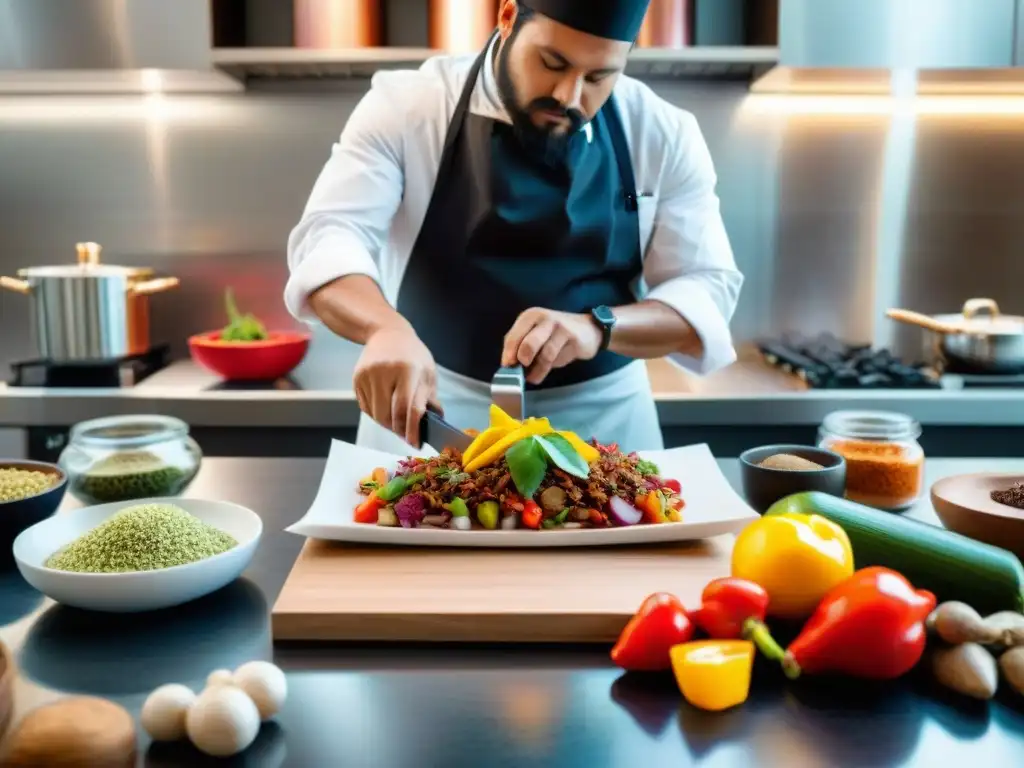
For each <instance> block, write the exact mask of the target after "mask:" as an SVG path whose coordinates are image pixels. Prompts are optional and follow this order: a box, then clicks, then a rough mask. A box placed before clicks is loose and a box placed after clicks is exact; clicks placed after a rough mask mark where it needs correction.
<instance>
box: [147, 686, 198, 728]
mask: <svg viewBox="0 0 1024 768" xmlns="http://www.w3.org/2000/svg"><path fill="white" fill-rule="evenodd" d="M195 700H196V695H195V693H193V692H192V689H191V688H187V687H185V686H184V685H178V684H177V683H172V684H170V685H161V686H160V687H159V688H157V689H156V690H155V691H153V692H152V693H151V694H149V696H148V697H147V699H146V703H145V704H143V705H142V714H141V716H140V717H139V721H140V722H141V723H142V727H143V728H145V729H146V733H148V734H149V735H150V736H151V737H152V739H153V741H177V740H178V739H181V738H183V737H184V736H185V715H186V714H187V713H188V710H189V707H191V706H192V704H193V703H194V702H195Z"/></svg>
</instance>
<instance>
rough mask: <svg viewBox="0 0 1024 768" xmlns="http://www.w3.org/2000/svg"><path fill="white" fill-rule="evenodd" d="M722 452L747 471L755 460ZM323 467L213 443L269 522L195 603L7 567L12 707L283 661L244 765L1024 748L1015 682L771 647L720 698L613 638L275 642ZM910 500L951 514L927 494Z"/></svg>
mask: <svg viewBox="0 0 1024 768" xmlns="http://www.w3.org/2000/svg"><path fill="white" fill-rule="evenodd" d="M720 465H721V467H722V470H723V472H724V473H725V475H726V477H727V478H728V479H729V481H730V482H732V483H733V484H737V483H738V477H739V462H738V461H736V460H734V459H731V460H722V461H720ZM322 471H323V461H322V460H318V459H208V460H206V461H205V462H204V463H203V468H202V471H201V472H200V474H199V476H198V478H197V480H196V482H195V483H194V484H193V486H192V487H191V488H190V489H189V492H188V495H189V496H192V497H206V498H219V499H224V500H227V501H233V502H236V503H238V504H243V505H245V506H248V507H250V508H252V509H254V510H256V511H257V512H258V513H259V514H260V516H261V517H262V518H263V521H264V536H263V540H262V542H261V544H260V547H259V550H258V552H257V554H256V557H255V558H254V560H253V562H252V565H251V566H250V568H249V569H248V570H247V571H246V573H245V575H244V576H243V578H242V579H240V580H238V581H236V582H235V583H234V584H233V585H231V586H229V587H227V588H225V589H224V590H221V591H220V592H218V593H217V594H214V595H211V596H209V597H207V598H204V599H202V600H198V601H196V602H194V603H191V604H189V605H186V606H182V607H179V608H176V609H170V610H167V611H160V612H156V613H151V614H146V615H145V616H143V617H138V616H130V615H129V616H116V615H115V616H110V615H104V614H94V613H89V612H84V611H77V610H74V609H69V608H64V607H61V606H56V605H54V604H53V603H52V602H51V601H49V600H47V599H44V598H42V596H41V595H39V594H38V593H36V592H35V591H34V590H32V589H31V588H29V587H28V586H27V585H26V584H25V583H24V581H22V580H21V577H20V576H19V575H18V574H17V572H16V571H13V572H12V571H10V570H7V571H5V570H3V569H0V640H2V641H3V642H4V643H5V644H6V645H8V646H9V647H10V648H11V650H12V652H13V653H14V656H15V660H16V664H17V665H18V667H19V671H20V674H19V677H18V679H17V681H16V683H15V714H14V716H15V718H16V719H17V718H20V717H21V716H23V715H24V714H25V712H27V711H29V710H31V709H32V708H34V707H36V706H40V705H42V704H45V703H48V702H51V701H54V700H57V699H60V698H62V697H65V696H67V695H69V694H91V695H98V696H103V697H105V698H109V699H112V700H115V701H117V702H119V703H121V704H122V705H124V706H125V707H127V708H128V709H129V711H130V712H132V714H133V715H135V716H137V715H138V713H139V710H140V708H141V706H142V703H143V701H144V700H145V697H146V695H147V694H148V693H149V691H150V690H152V689H153V688H155V687H156V686H158V685H161V684H163V683H166V682H172V681H174V682H181V683H185V684H187V685H190V686H194V687H198V686H201V685H202V682H203V680H204V679H205V677H206V675H207V674H208V673H209V672H211V671H212V670H214V669H218V668H232V667H235V666H237V665H238V664H241V663H243V662H245V661H248V660H251V659H256V658H273V660H274V661H275V662H276V663H277V664H279V665H281V666H282V667H283V668H284V669H285V671H286V673H287V675H288V685H289V696H288V702H287V704H286V706H285V708H284V710H283V712H282V713H281V715H280V716H279V718H278V719H277V722H276V724H274V725H268V726H265V727H264V728H263V731H262V733H261V736H260V738H259V740H258V741H257V744H256V745H255V746H254V747H252V748H251V749H250V751H249V752H248V753H246V755H245V756H244V760H242V761H241V762H238V763H234V762H233V763H231V764H232V765H236V764H244V765H253V766H269V767H271V768H279V767H280V766H299V767H301V768H306V767H307V766H334V765H338V766H387V767H388V768H405V767H406V766H409V767H410V768H412V767H413V766H415V767H416V768H419V767H420V766H432V765H445V766H462V765H474V764H478V762H479V756H480V755H486V756H487V758H486V761H485V762H486V764H487V766H488V768H519V766H524V765H544V766H566V767H567V768H584V767H585V768H634V766H638V765H651V766H655V765H658V766H660V765H695V764H697V763H700V764H702V765H704V764H707V765H710V764H712V763H713V764H714V765H716V766H746V765H758V766H765V767H766V768H769V767H774V766H784V765H793V764H797V765H800V766H801V768H818V767H819V766H821V767H823V768H824V767H825V766H835V765H872V766H919V765H920V766H932V765H945V764H951V765H958V764H963V765H966V764H973V765H985V766H988V767H990V768H1002V766H1007V767H1009V766H1018V767H1019V765H1020V755H1021V754H1024V707H1021V706H1013V705H1008V702H1009V699H1006V698H1002V697H1001V699H1000V700H999V701H996V702H992V703H990V704H987V705H979V706H977V707H976V706H969V705H967V704H965V703H964V701H963V700H962V699H958V698H955V697H952V696H950V695H948V694H942V693H941V692H936V691H934V690H933V689H931V688H930V687H929V686H928V684H927V683H926V682H923V681H921V680H918V679H914V678H911V679H909V680H906V681H902V682H900V683H893V684H887V685H886V687H885V693H884V695H879V690H878V689H877V688H871V687H869V686H858V685H855V684H852V683H847V684H841V685H840V684H838V683H835V682H834V681H829V682H828V683H827V684H825V685H824V687H822V685H821V684H817V685H816V684H815V683H814V682H813V681H810V680H807V681H800V683H799V684H792V685H786V684H785V683H784V682H783V681H781V679H780V678H781V677H782V676H781V675H778V674H777V670H774V672H773V670H771V669H769V668H768V665H767V664H765V665H764V668H763V669H761V668H760V667H759V670H758V672H757V673H756V674H755V684H754V687H753V689H752V694H751V699H750V701H748V702H747V703H746V704H745V705H744V706H742V707H740V708H738V709H736V710H734V711H732V712H728V713H724V714H722V713H720V714H705V713H701V712H699V711H698V710H695V709H693V708H691V707H687V706H684V705H681V703H680V696H679V692H678V690H676V688H675V685H674V683H673V682H672V681H671V678H670V677H668V676H664V677H663V678H661V679H660V681H659V680H655V681H651V680H645V679H641V678H636V677H635V676H630V675H627V676H622V675H621V674H620V672H619V671H618V670H616V669H614V668H613V667H612V666H611V664H610V662H609V661H608V657H607V649H606V648H596V649H595V648H580V647H574V648H552V647H528V648H526V647H510V646H498V647H495V646H490V647H473V646H438V645H402V646H395V645H387V646H381V645H375V646H369V647H367V646H352V645H333V646H312V647H311V646H294V645H286V646H279V647H276V648H275V647H273V646H272V643H271V639H270V629H269V618H268V617H269V611H270V608H271V606H272V605H273V603H274V601H275V600H276V598H277V595H278V593H279V592H280V589H281V586H282V585H283V583H284V580H285V578H286V576H287V574H288V572H289V571H290V569H291V566H292V563H293V562H294V560H295V557H296V555H297V553H298V551H299V549H300V547H301V545H302V539H301V538H299V537H297V536H294V535H292V534H287V533H284V532H283V528H284V527H285V526H286V525H288V524H290V523H291V522H293V521H294V520H296V519H297V518H298V517H299V516H300V515H301V513H302V511H303V510H304V509H305V508H306V507H307V506H308V505H309V504H310V503H311V501H312V499H313V497H314V495H315V493H316V489H317V487H318V484H319V482H320V475H321V473H322ZM978 471H1005V472H1024V459H1017V460H984V459H976V460H960V459H934V460H930V461H929V462H928V464H927V476H928V482H929V483H931V482H934V481H935V480H937V479H939V478H941V477H945V476H948V475H952V474H960V473H964V472H978ZM74 506H75V503H74V502H73V501H71V500H70V499H69V500H68V501H67V502H65V506H64V508H63V509H64V510H68V509H71V508H73V507H74ZM910 514H911V515H913V516H914V517H918V518H920V519H923V520H926V521H934V520H935V518H934V513H933V512H932V509H931V505H930V503H929V502H928V501H924V502H922V503H921V504H920V505H919V506H918V507H917V508H916V509H914V510H912V512H911V513H910ZM609 578H614V574H611V575H610V576H609ZM443 581H444V580H443V578H442V579H441V580H440V581H439V582H438V583H439V587H438V588H439V589H443ZM339 588H354V589H357V588H358V585H339ZM834 691H839V693H838V695H837V693H835V692H834ZM1017 699H1019V697H1017ZM140 746H141V749H142V750H143V751H144V754H143V757H142V759H141V760H140V763H139V764H140V765H146V766H154V767H155V766H161V767H162V768H169V767H170V766H178V765H181V766H185V765H206V764H208V763H207V761H204V760H203V759H202V758H201V757H200V756H198V755H197V754H196V753H195V752H194V751H192V750H190V749H185V748H182V747H180V746H169V747H168V746H158V747H152V746H150V745H149V743H148V740H146V739H143V741H142V743H141V745H140ZM210 764H212V763H210Z"/></svg>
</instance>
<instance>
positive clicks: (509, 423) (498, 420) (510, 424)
mask: <svg viewBox="0 0 1024 768" xmlns="http://www.w3.org/2000/svg"><path fill="white" fill-rule="evenodd" d="M490 415H491V423H490V426H492V427H505V428H506V429H508V430H509V431H510V432H511V431H512V430H513V429H515V428H517V427H520V426H522V422H521V421H517V420H516V419H513V418H512V417H511V416H509V415H508V414H507V413H505V412H504V411H503V410H501V408H499V407H498V406H496V405H494V404H493V403H491V411H490Z"/></svg>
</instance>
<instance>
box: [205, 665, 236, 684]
mask: <svg viewBox="0 0 1024 768" xmlns="http://www.w3.org/2000/svg"><path fill="white" fill-rule="evenodd" d="M232 682H233V677H232V674H231V671H230V670H227V669H215V670H213V672H211V673H210V674H209V675H207V677H206V687H207V688H212V687H213V686H215V685H231V683H232Z"/></svg>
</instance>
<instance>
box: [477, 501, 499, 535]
mask: <svg viewBox="0 0 1024 768" xmlns="http://www.w3.org/2000/svg"><path fill="white" fill-rule="evenodd" d="M498 512H499V510H498V502H496V501H482V502H480V504H479V505H478V506H477V508H476V519H477V520H479V521H480V525H482V526H483V527H484V528H486V529H488V530H491V531H493V530H494V529H495V528H497V527H498Z"/></svg>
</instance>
